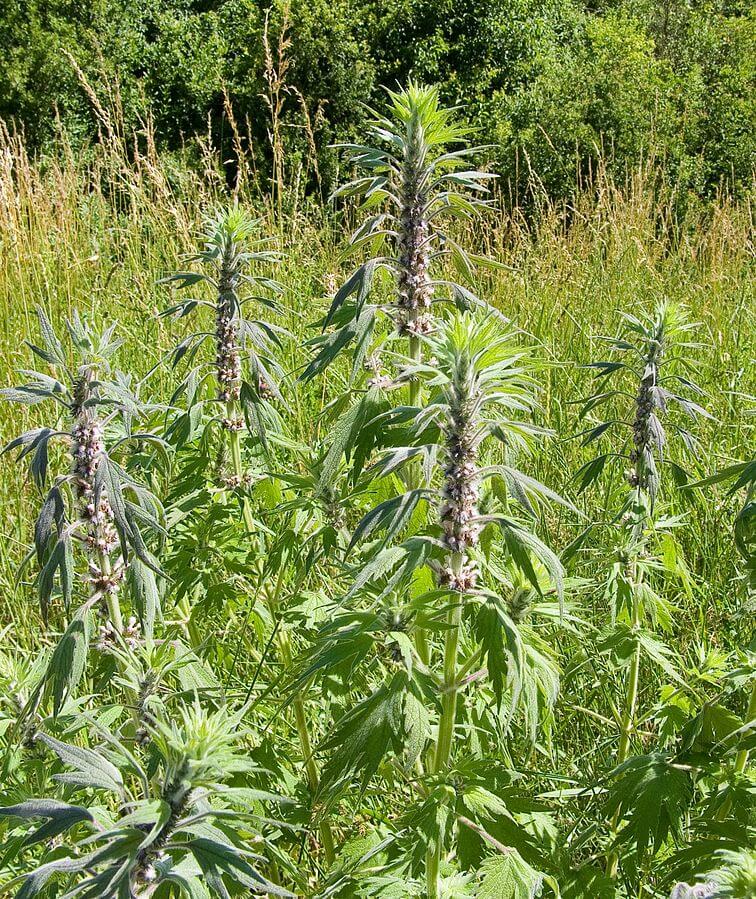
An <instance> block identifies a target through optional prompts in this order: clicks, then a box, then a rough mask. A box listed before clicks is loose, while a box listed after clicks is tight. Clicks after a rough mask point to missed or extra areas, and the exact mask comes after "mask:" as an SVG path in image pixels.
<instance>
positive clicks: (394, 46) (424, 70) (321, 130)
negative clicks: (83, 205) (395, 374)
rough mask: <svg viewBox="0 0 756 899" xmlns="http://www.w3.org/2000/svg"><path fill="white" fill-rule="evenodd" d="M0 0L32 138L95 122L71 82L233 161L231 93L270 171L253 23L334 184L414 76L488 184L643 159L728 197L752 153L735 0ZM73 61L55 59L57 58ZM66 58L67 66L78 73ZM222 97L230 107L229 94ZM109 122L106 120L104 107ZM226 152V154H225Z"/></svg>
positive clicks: (287, 133)
mask: <svg viewBox="0 0 756 899" xmlns="http://www.w3.org/2000/svg"><path fill="white" fill-rule="evenodd" d="M268 6H269V4H267V3H266V2H258V0H215V2H213V0H92V2H89V3H75V2H72V0H3V3H2V15H1V16H0V43H2V46H3V48H4V52H3V54H2V56H0V117H2V118H3V119H5V120H6V121H9V122H12V123H14V125H16V126H17V127H18V126H22V127H23V129H24V130H25V133H26V136H27V139H28V140H29V141H30V142H31V144H32V145H33V146H35V147H36V148H40V149H43V148H44V147H45V145H46V144H48V142H49V140H50V138H51V137H52V136H53V135H54V134H55V133H56V131H57V129H59V128H60V127H61V126H62V127H63V128H64V129H65V131H66V133H67V134H68V135H69V136H70V138H71V139H72V140H73V141H74V144H75V145H76V144H82V143H85V142H87V141H88V140H90V139H91V138H92V137H94V136H96V134H97V121H96V116H95V115H93V110H92V107H91V98H90V97H88V96H87V94H86V91H85V90H83V88H82V75H83V76H84V77H85V78H86V80H87V82H88V83H89V84H90V85H91V87H92V88H93V90H94V92H95V94H97V96H99V97H100V99H101V101H102V102H103V104H104V105H106V106H110V107H116V108H119V107H120V108H122V121H123V122H124V124H125V126H126V128H127V129H128V130H129V131H130V130H131V129H132V128H138V127H139V124H140V122H141V121H143V120H144V119H145V117H146V116H147V115H148V114H149V115H151V116H152V117H153V119H154V124H155V128H156V133H157V136H158V139H159V141H160V143H161V145H162V147H163V148H165V149H171V150H175V151H177V152H189V150H188V149H187V148H189V147H191V146H192V141H191V137H192V136H193V135H195V134H197V133H203V132H206V131H207V128H208V116H209V118H210V122H211V126H212V135H213V140H214V142H215V145H216V146H220V147H221V148H222V149H223V151H224V158H226V157H229V158H232V157H233V146H232V145H233V135H232V128H231V127H230V123H229V121H228V113H227V108H228V102H230V106H231V109H232V110H233V113H234V116H235V118H236V121H237V125H238V129H239V131H240V132H241V133H242V134H243V135H244V140H245V141H246V140H249V142H250V144H251V149H252V150H254V154H255V161H256V166H257V168H258V170H261V171H263V172H266V171H267V169H268V167H269V165H270V149H269V129H270V108H269V105H268V104H267V102H266V100H265V97H264V94H265V92H266V88H267V83H266V79H265V40H264V36H265V23H266V16H267V17H268V18H269V26H268V36H269V44H270V47H271V51H272V53H273V57H274V59H273V61H274V63H276V55H277V50H278V40H279V36H280V33H281V29H282V25H283V23H284V22H287V23H288V32H287V33H288V43H287V46H285V48H284V54H285V57H286V59H287V61H288V69H287V70H286V71H285V73H284V76H285V77H284V84H283V88H284V89H283V90H282V93H281V99H282V104H283V105H282V119H281V125H282V128H281V140H282V141H284V142H285V145H286V151H287V152H286V158H287V160H296V159H297V158H305V157H307V156H308V154H309V155H310V156H312V148H313V146H315V147H317V163H318V165H317V169H316V167H315V166H314V165H311V166H310V167H309V168H308V172H309V174H308V177H309V179H310V185H309V186H310V187H311V188H312V187H320V188H321V189H322V190H324V191H327V190H329V189H330V187H331V186H332V184H333V182H334V178H335V174H336V173H335V166H336V159H337V156H336V154H334V153H333V152H332V151H331V150H330V149H329V146H328V145H329V144H330V143H331V142H332V141H334V140H343V139H345V138H347V139H348V138H349V137H350V135H352V134H354V133H355V132H356V129H357V128H358V127H359V125H360V123H361V122H362V121H363V120H364V117H365V112H364V106H363V104H364V103H379V102H380V94H381V86H383V85H394V84H396V83H397V81H402V82H403V81H405V80H406V78H407V77H408V76H413V77H415V78H416V79H419V80H421V81H427V82H433V83H437V84H439V85H440V86H441V89H442V93H443V96H444V99H445V100H446V101H447V102H451V103H461V104H464V105H465V107H466V115H467V116H468V118H469V120H470V122H471V124H472V125H474V126H476V128H477V129H478V131H479V138H480V139H481V140H482V141H483V142H485V143H490V144H491V145H492V149H491V155H492V157H493V159H494V162H495V168H496V170H497V171H498V172H499V174H501V175H502V176H503V179H504V180H503V182H502V183H503V184H504V185H505V190H506V191H509V192H511V195H512V196H513V197H515V198H517V199H520V200H523V199H525V197H526V194H527V192H528V191H532V190H533V186H534V185H538V189H539V190H543V191H545V193H547V194H548V195H550V196H552V197H564V196H567V195H569V194H570V192H571V191H572V190H573V189H574V187H575V185H576V183H577V182H578V181H579V180H580V179H581V178H584V177H585V176H586V175H587V174H588V173H589V172H590V171H592V170H593V168H594V167H595V165H596V162H597V160H598V159H599V158H601V159H604V160H607V162H608V165H609V166H610V167H611V168H612V170H613V172H614V173H615V174H619V175H620V176H621V175H622V174H623V173H624V172H625V171H626V170H627V168H628V167H629V166H633V165H635V164H637V163H638V161H639V160H641V159H647V158H649V157H654V159H656V160H657V161H658V162H659V165H660V171H661V172H662V173H663V175H664V177H665V178H666V179H667V181H668V182H669V184H671V185H673V186H675V187H679V188H680V189H681V194H683V195H697V196H701V197H708V196H711V195H712V194H713V193H714V192H715V191H717V190H720V189H722V188H726V189H728V190H733V191H735V192H736V193H742V192H744V191H745V190H746V189H747V187H748V186H749V184H750V183H751V179H752V173H753V162H754V150H755V148H756V139H755V138H754V134H756V129H755V128H754V124H756V116H755V115H754V99H753V98H754V96H756V92H755V91H754V86H755V82H756V77H755V75H756V63H755V62H754V60H756V52H754V50H755V45H756V41H755V28H754V26H755V20H754V12H753V7H752V5H751V4H750V3H748V2H747V0H659V2H657V0H634V2H632V0H624V2H622V0H619V2H615V0H583V2H580V0H477V2H473V0H273V2H272V5H270V8H267V7H268ZM69 54H70V56H69ZM70 57H73V60H75V63H76V64H77V65H78V66H79V67H80V72H79V74H77V72H76V71H75V67H74V65H73V63H72V60H71V58H70ZM226 98H227V100H226ZM119 115H120V113H119ZM226 151H228V152H226Z"/></svg>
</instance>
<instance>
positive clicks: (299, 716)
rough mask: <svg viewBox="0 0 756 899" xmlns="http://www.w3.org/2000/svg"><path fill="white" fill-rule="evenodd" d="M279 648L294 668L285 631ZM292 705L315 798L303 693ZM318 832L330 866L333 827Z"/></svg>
mask: <svg viewBox="0 0 756 899" xmlns="http://www.w3.org/2000/svg"><path fill="white" fill-rule="evenodd" d="M278 647H279V652H280V653H281V661H282V662H283V664H284V667H285V668H287V669H290V668H291V667H292V661H293V660H292V655H291V641H290V640H289V635H288V633H287V632H286V631H285V630H279V632H278ZM292 705H293V706H294V718H295V720H296V724H297V734H298V735H299V743H300V746H301V748H302V755H303V757H304V763H305V771H306V773H307V784H308V786H309V788H310V792H311V793H312V795H313V796H314V795H315V794H316V793H317V791H318V786H319V785H320V774H319V772H318V766H317V763H316V761H315V756H314V754H313V751H312V743H311V742H310V734H309V731H308V729H307V716H306V714H305V705H304V699H303V698H302V694H301V693H299V692H297V693H296V694H295V695H294V700H293V702H292ZM318 830H319V831H320V839H321V841H322V843H323V852H324V853H325V860H326V863H327V864H328V865H329V866H330V865H332V864H333V862H334V861H335V859H336V852H335V849H334V841H333V831H332V830H331V825H330V824H329V822H328V821H327V820H323V821H321V822H320V825H319V827H318Z"/></svg>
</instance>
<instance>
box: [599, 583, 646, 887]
mask: <svg viewBox="0 0 756 899" xmlns="http://www.w3.org/2000/svg"><path fill="white" fill-rule="evenodd" d="M639 627H640V602H639V601H638V591H637V585H636V584H633V612H632V628H633V633H635V634H636V635H637V632H638V628H639ZM640 660H641V648H640V641H638V642H637V643H636V646H635V652H634V653H633V659H632V662H631V663H630V675H629V677H628V680H627V690H626V692H625V707H624V711H623V713H622V726H621V730H620V743H619V748H618V750H617V765H621V764H622V763H623V762H624V761H625V760H626V759H627V757H628V755H629V752H630V739H631V736H632V733H633V730H634V729H635V707H636V705H637V702H638V683H639V677H640ZM619 818H620V813H619V809H618V810H617V811H616V812H615V813H614V816H613V817H612V824H611V829H612V833H614V832H616V830H617V826H618V825H619ZM618 865H619V855H618V853H616V852H612V853H610V854H609V856H608V857H607V860H606V873H607V876H608V877H609V878H611V879H612V880H614V878H615V877H616V876H617V868H618Z"/></svg>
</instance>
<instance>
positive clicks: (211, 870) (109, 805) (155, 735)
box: [0, 702, 293, 899]
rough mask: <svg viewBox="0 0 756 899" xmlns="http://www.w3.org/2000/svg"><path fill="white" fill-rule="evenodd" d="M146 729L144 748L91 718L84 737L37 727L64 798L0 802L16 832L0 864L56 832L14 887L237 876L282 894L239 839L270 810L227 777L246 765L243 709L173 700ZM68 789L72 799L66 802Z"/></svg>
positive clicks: (223, 880)
mask: <svg viewBox="0 0 756 899" xmlns="http://www.w3.org/2000/svg"><path fill="white" fill-rule="evenodd" d="M150 731H151V740H150V744H149V745H150V756H149V758H148V759H141V758H139V754H138V753H135V752H133V751H131V750H130V749H128V748H127V747H126V746H125V745H124V744H123V743H122V742H121V741H120V740H119V738H118V737H117V736H116V735H114V734H111V733H108V732H104V731H102V730H101V729H100V730H99V732H98V733H97V734H95V738H94V748H90V747H87V746H81V745H73V744H69V743H65V742H62V741H61V740H58V739H56V738H54V737H52V736H50V735H48V734H44V733H41V734H38V735H37V738H36V739H37V741H38V742H39V744H40V746H46V747H47V748H48V749H49V750H51V751H52V753H54V755H55V756H57V759H58V760H59V761H60V762H61V763H62V769H63V770H62V771H60V773H57V774H55V775H53V780H54V781H58V782H59V783H60V784H62V785H64V788H65V794H64V795H65V798H64V799H59V798H57V797H56V796H55V795H53V796H49V797H45V798H40V799H30V800H26V801H24V802H20V803H17V804H15V805H12V806H7V807H5V808H0V819H6V820H8V821H10V822H11V829H12V830H15V829H18V828H22V829H23V830H24V831H25V838H24V839H21V840H12V841H11V844H10V845H11V852H10V854H9V855H8V856H6V860H5V862H6V864H10V865H12V866H13V867H15V866H16V864H15V863H16V862H17V858H16V856H18V855H19V854H21V853H23V852H24V849H25V847H27V846H30V845H34V844H36V843H44V842H46V841H50V840H52V839H57V841H58V843H59V845H58V847H57V849H56V851H55V854H54V858H53V859H52V860H49V861H46V862H43V863H42V864H40V865H38V866H37V867H36V868H34V867H32V870H31V871H30V872H29V873H25V874H19V875H18V876H16V877H15V878H13V879H12V880H11V883H16V884H19V885H20V890H19V892H18V893H17V896H19V897H22V899H30V897H32V896H37V895H40V894H42V893H46V890H47V888H48V884H49V883H50V882H51V881H53V880H56V881H60V880H62V881H63V882H64V883H65V884H66V885H67V886H68V891H67V892H66V895H71V896H73V895H77V896H82V897H88V899H134V897H146V896H153V895H155V894H156V893H158V891H159V893H158V894H160V895H168V894H169V893H170V895H178V896H186V897H189V899H195V897H198V896H208V895H210V893H209V892H208V888H209V889H210V890H211V891H212V894H213V895H216V896H228V895H229V889H233V890H234V891H236V890H237V889H238V887H242V888H244V889H245V891H246V892H247V893H252V894H264V895H269V896H293V894H292V893H290V892H288V891H287V890H284V889H282V888H281V887H278V886H276V885H275V884H274V883H271V882H270V881H269V880H268V879H267V878H266V877H264V876H263V875H262V874H261V873H260V872H259V871H258V870H257V865H258V864H259V863H260V862H263V863H264V862H265V859H264V858H263V857H261V856H260V855H258V854H256V853H253V852H250V851H249V849H248V848H247V842H246V841H247V838H248V835H249V833H250V832H251V833H254V841H255V843H256V845H257V846H258V847H259V846H260V845H262V844H264V838H263V837H261V836H260V835H259V833H255V830H256V827H255V824H256V822H260V823H261V822H262V821H263V820H269V819H267V818H266V817H265V814H264V811H263V807H262V805H261V801H260V800H261V798H262V794H261V793H259V791H257V790H254V789H250V788H247V787H245V786H235V787H231V786H229V782H230V781H231V780H232V779H234V780H236V781H237V783H238V782H239V780H240V778H244V777H245V775H249V773H250V772H252V771H253V769H254V765H253V764H252V763H251V762H250V761H249V760H248V758H246V757H245V756H244V754H243V753H242V751H241V747H242V743H243V741H244V739H245V737H246V736H247V733H246V731H245V729H244V726H243V724H242V713H240V712H235V713H233V712H229V711H228V710H227V709H220V710H218V711H215V712H210V713H208V712H206V711H204V710H203V709H202V708H201V707H200V706H199V704H198V703H196V702H195V704H194V705H193V706H185V707H181V708H179V709H178V710H176V711H175V713H174V720H173V721H171V722H170V723H164V722H163V721H157V720H154V721H153V722H152V724H151V727H150ZM98 736H99V738H100V739H99V741H98V740H97V737H98ZM72 793H77V794H78V795H79V797H80V800H79V801H80V804H76V805H74V804H72V798H73V797H72ZM265 798H266V799H268V800H271V801H273V802H275V801H276V797H274V796H270V795H267V796H266V797H265ZM39 820H41V821H42V823H41V824H39V825H33V824H32V822H34V821H39ZM30 825H31V829H30ZM27 871H28V867H27Z"/></svg>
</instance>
